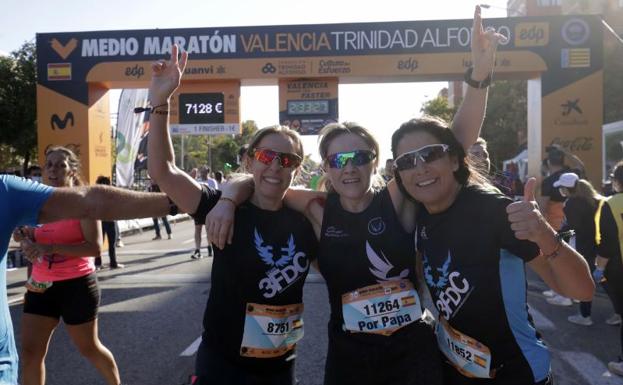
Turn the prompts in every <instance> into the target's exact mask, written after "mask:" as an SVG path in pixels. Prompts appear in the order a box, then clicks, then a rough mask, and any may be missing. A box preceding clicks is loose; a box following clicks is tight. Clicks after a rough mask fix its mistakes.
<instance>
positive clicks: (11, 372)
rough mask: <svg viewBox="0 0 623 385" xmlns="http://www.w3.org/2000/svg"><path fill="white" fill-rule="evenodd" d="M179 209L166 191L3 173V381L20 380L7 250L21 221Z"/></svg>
mask: <svg viewBox="0 0 623 385" xmlns="http://www.w3.org/2000/svg"><path fill="white" fill-rule="evenodd" d="M176 210H177V209H176V208H175V207H174V205H173V204H172V203H171V202H170V201H169V199H168V198H167V196H166V195H165V194H153V193H141V192H135V191H130V190H123V189H117V188H114V187H110V186H104V185H96V186H83V187H75V188H52V187H49V186H46V185H43V184H40V183H37V182H34V181H30V180H27V179H23V178H18V177H15V176H12V175H0V385H15V384H17V371H18V359H17V350H16V348H15V340H14V338H13V324H12V323H11V314H10V312H9V305H8V301H7V291H6V252H7V248H8V245H9V240H10V238H11V234H12V232H13V230H14V229H15V228H16V227H18V226H33V225H36V224H37V223H47V222H54V221H58V220H61V219H67V218H76V219H85V218H91V219H106V220H115V219H129V218H144V217H155V216H164V215H167V214H169V212H171V211H176ZM24 332H26V333H27V332H28V331H24Z"/></svg>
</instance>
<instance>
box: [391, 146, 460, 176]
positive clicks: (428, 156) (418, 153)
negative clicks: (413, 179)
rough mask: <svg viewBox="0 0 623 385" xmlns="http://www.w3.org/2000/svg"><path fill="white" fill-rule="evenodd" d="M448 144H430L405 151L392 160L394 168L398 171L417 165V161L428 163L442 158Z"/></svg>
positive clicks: (448, 147) (447, 149)
mask: <svg viewBox="0 0 623 385" xmlns="http://www.w3.org/2000/svg"><path fill="white" fill-rule="evenodd" d="M449 150H450V146H448V145H447V144H431V145H428V146H424V147H422V148H418V149H417V150H414V151H409V152H405V153H404V154H402V155H400V156H399V157H398V158H396V159H395V160H394V168H395V169H396V170H398V171H403V170H409V169H411V168H415V166H417V163H418V161H420V162H422V163H430V162H432V161H435V160H437V159H440V158H442V157H443V156H444V155H445V154H446V153H447V152H448V151H449Z"/></svg>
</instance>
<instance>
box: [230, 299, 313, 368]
mask: <svg viewBox="0 0 623 385" xmlns="http://www.w3.org/2000/svg"><path fill="white" fill-rule="evenodd" d="M302 315H303V304H302V303H300V304H294V305H285V306H271V305H261V304H258V303H248V304H247V314H246V317H245V321H244V334H243V336H242V345H241V346H240V355H241V356H243V357H255V358H271V357H279V356H282V355H284V354H285V353H286V352H288V351H289V350H291V349H293V348H294V346H295V345H296V343H297V342H298V341H299V340H300V339H301V338H303V318H302Z"/></svg>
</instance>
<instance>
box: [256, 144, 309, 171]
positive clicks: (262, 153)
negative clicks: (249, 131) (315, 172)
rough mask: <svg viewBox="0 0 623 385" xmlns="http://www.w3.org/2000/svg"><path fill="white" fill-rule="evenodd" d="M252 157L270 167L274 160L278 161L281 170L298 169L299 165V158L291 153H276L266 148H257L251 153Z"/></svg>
mask: <svg viewBox="0 0 623 385" xmlns="http://www.w3.org/2000/svg"><path fill="white" fill-rule="evenodd" d="M253 157H254V158H255V159H256V160H257V161H259V162H262V163H264V164H265V165H271V164H272V163H273V160H275V158H277V159H279V165H281V167H283V168H293V167H298V166H299V165H300V164H301V161H302V159H301V157H300V156H298V155H296V154H293V153H291V152H277V151H273V150H269V149H267V148H258V149H256V150H255V151H254V152H253Z"/></svg>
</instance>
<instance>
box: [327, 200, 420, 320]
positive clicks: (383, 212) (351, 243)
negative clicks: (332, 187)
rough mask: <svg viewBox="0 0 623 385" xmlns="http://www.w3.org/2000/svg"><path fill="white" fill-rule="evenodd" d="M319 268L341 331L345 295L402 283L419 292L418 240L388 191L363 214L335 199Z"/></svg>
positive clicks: (330, 203) (329, 209)
mask: <svg viewBox="0 0 623 385" xmlns="http://www.w3.org/2000/svg"><path fill="white" fill-rule="evenodd" d="M318 263H319V267H320V272H321V273H322V275H323V276H324V278H325V280H326V282H327V287H328V290H329V301H330V303H331V323H332V324H333V326H334V327H339V328H340V329H341V327H342V324H343V323H344V318H343V316H342V294H344V293H348V292H351V291H353V290H357V289H359V288H363V287H366V286H370V285H375V284H378V283H383V282H387V281H392V280H398V279H407V280H410V281H411V282H412V283H413V284H414V286H415V287H417V285H416V276H415V244H414V242H413V234H409V233H408V232H406V231H405V230H404V228H403V227H402V224H401V223H400V221H399V220H398V216H397V215H396V212H395V210H394V206H393V204H392V200H391V198H390V195H389V191H388V190H387V189H386V188H385V189H383V190H381V191H378V192H376V193H375V195H374V198H373V199H372V202H371V203H370V206H368V208H366V209H365V210H364V211H362V212H360V213H351V212H348V211H346V210H345V209H344V208H343V207H342V205H341V204H340V198H339V195H338V194H329V196H328V197H327V202H326V205H325V209H324V216H323V222H322V230H321V235H320V245H319V249H318Z"/></svg>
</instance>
